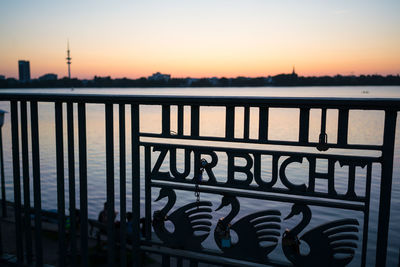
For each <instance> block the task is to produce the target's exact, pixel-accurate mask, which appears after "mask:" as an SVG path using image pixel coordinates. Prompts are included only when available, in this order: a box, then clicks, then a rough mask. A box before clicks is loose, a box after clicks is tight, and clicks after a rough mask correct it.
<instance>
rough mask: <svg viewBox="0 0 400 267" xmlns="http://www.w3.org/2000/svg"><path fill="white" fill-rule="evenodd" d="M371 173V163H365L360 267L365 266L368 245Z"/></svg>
mask: <svg viewBox="0 0 400 267" xmlns="http://www.w3.org/2000/svg"><path fill="white" fill-rule="evenodd" d="M371 174H372V163H369V164H368V165H367V181H366V182H367V184H366V188H365V199H366V201H365V211H364V225H363V243H362V251H361V267H365V265H366V259H367V245H368V224H369V205H370V197H371Z"/></svg>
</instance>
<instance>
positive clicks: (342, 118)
mask: <svg viewBox="0 0 400 267" xmlns="http://www.w3.org/2000/svg"><path fill="white" fill-rule="evenodd" d="M348 129H349V110H348V109H339V117H338V134H337V139H338V140H337V143H338V144H339V145H347V135H348Z"/></svg>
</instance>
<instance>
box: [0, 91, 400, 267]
mask: <svg viewBox="0 0 400 267" xmlns="http://www.w3.org/2000/svg"><path fill="white" fill-rule="evenodd" d="M1 92H42V93H43V92H49V93H62V94H65V93H67V94H68V93H73V94H80V93H83V94H92V93H93V94H132V95H190V96H192V95H196V96H278V97H343V98H352V97H355V98H400V86H362V87H361V86H360V87H356V86H352V87H261V88H260V87H257V88H254V87H243V88H132V89H130V88H129V89H118V88H107V89H75V90H70V89H14V90H0V93H1ZM0 109H3V110H6V111H10V106H9V103H8V102H0ZM75 109H76V107H75ZM140 111H141V117H140V121H141V122H140V129H141V131H143V132H155V133H159V132H161V108H160V107H158V106H141V107H140ZM237 111H238V114H237V116H236V121H235V123H237V125H239V124H240V121H242V120H243V110H240V109H239V110H237ZM188 112H189V110H186V109H185V114H186V113H188ZM200 112H201V115H200V134H201V135H206V136H223V135H224V128H223V125H222V126H221V121H222V122H224V121H225V118H224V115H225V112H224V109H223V108H218V107H209V108H201V110H200ZM241 114H242V115H241ZM310 114H311V117H310V140H311V141H317V139H318V134H319V127H320V111H319V110H312V111H311V113H310ZM65 115H66V114H65V112H64V117H66V116H65ZM126 115H127V127H126V128H127V162H128V165H127V207H128V210H130V209H131V181H130V177H131V168H130V164H129V162H130V160H131V157H130V156H131V155H130V152H129V151H130V140H129V136H130V132H129V131H130V123H129V121H130V116H129V115H130V109H129V106H127V111H126ZM75 116H76V112H75ZM257 116H258V114H257V112H256V110H251V113H250V120H251V121H257V120H258V117H257ZM269 116H270V117H269V121H270V132H269V139H278V138H279V139H285V140H296V139H297V136H296V133H297V128H296V127H298V123H297V121H298V112H297V111H294V110H289V109H271V110H270V115H269ZM75 118H76V117H75ZM186 118H187V116H185V122H186ZM383 118H384V114H383V112H379V111H378V112H371V111H361V110H360V111H358V110H357V111H351V112H350V116H349V143H359V144H377V145H379V144H382V140H383V139H382V130H383ZM39 121H40V123H39V129H40V158H41V179H42V180H41V186H42V206H43V208H44V209H49V210H50V209H56V208H57V194H56V188H57V187H56V161H55V128H54V104H50V103H40V104H39ZM327 121H328V124H327V134H328V137H329V139H328V141H329V140H336V138H337V137H336V131H337V129H336V128H335V127H336V126H335V125H336V124H337V111H336V112H335V111H332V110H328V113H327ZM65 122H66V120H65V121H64V127H66V124H65ZM114 122H115V192H116V209H117V211H118V209H119V194H118V192H119V169H118V166H119V157H118V154H119V145H118V136H119V132H118V107H117V106H115V109H114ZM75 123H76V121H75ZM171 125H172V127H171V129H172V130H176V109H172V110H171ZM185 125H186V126H189V124H188V123H185ZM251 125H256V123H254V124H251ZM399 125H400V122H399V118H398V120H397V128H396V144H395V159H394V176H393V189H392V190H393V191H392V206H391V218H390V229H389V244H388V266H394V265H397V264H398V259H399V248H400V225H399V224H398V223H397V222H398V221H400V210H399V208H398V207H399V204H400V164H399V159H400V151H399V147H400V143H399V140H400V126H399ZM10 128H11V127H10V114H9V113H8V114H6V116H5V124H4V126H3V129H2V130H3V144H4V155H5V163H4V165H5V178H6V190H7V200H13V187H12V158H11V136H10V134H11V130H10ZM65 129H66V128H65ZM76 129H77V125H76V124H75V130H76ZM104 129H105V122H104V105H98V104H88V105H87V145H88V188H89V190H88V191H89V192H88V205H89V217H91V218H93V219H96V218H97V214H98V213H99V212H100V210H101V209H102V205H103V203H104V201H105V199H106V190H105V187H106V171H105V130H104ZM187 130H188V128H185V132H186V131H187ZM236 130H237V131H236V132H235V136H240V134H241V129H240V128H238V129H236ZM257 131H258V129H256V128H254V127H253V126H251V129H250V137H252V135H253V136H254V135H256V133H257ZM64 137H65V139H64V141H65V148H66V135H65V136H64ZM75 137H76V140H77V132H76V133H75ZM143 140H148V139H145V138H143ZM76 144H77V141H76ZM218 145H221V144H218ZM232 146H235V147H240V146H241V145H240V144H232ZM246 147H252V148H257V145H247V146H246ZM274 149H277V147H276V146H275V147H274ZM279 149H282V150H283V149H286V150H288V151H304V152H309V151H310V150H311V148H293V147H289V148H286V147H280V148H279ZM300 149H301V150H300ZM330 151H331V150H330ZM314 152H315V151H314ZM141 153H142V155H143V150H142V151H141ZM344 153H350V152H348V151H344ZM357 153H359V152H357ZM365 153H366V152H365ZM371 153H372V154H371ZM368 155H378V154H373V152H369V154H368ZM75 158H76V159H77V158H78V154H77V151H76V156H75ZM141 158H142V159H143V157H141ZM153 158H154V159H155V158H156V157H154V156H153ZM182 161H183V157H182V155H180V154H179V155H178V161H177V162H178V166H181V165H179V164H180V163H182ZM65 162H67V153H66V150H65ZM265 162H266V164H265V166H271V164H270V163H269V164H268V162H270V159H265ZM153 164H154V160H153ZM166 164H168V161H167V162H166ZM376 165H377V164H375V165H374V166H373V172H372V175H373V176H372V192H371V206H370V209H371V214H370V220H369V225H370V226H369V236H368V253H367V266H371V265H374V264H375V244H376V231H377V216H378V207H379V203H378V202H379V201H378V200H379V190H374V189H376V188H379V184H380V168H379V165H378V166H376ZM76 166H77V169H78V164H77V165H76ZM141 166H144V164H143V161H142V162H141ZM263 166H264V165H263ZM293 166H294V167H293V168H291V169H290V170H289V169H288V170H287V174H288V176H290V177H296V178H295V179H297V180H296V181H297V182H299V183H302V182H304V181H305V180H306V178H307V172H308V169H307V166H304V165H303V164H293ZM167 167H168V165H166V166H163V167H162V168H164V169H165V170H167V169H168V168H167ZM178 169H179V170H182V169H183V166H182V168H178ZM324 169H325V171H324ZM213 170H214V173H215V174H216V176H217V179H220V180H221V181H223V180H224V179H226V156H225V158H224V155H219V165H218V166H217V167H216V168H215V169H213ZM318 171H320V172H326V166H325V165H324V164H323V163H322V164H321V165H320V166H318ZM31 173H32V172H31ZM143 174H144V171H143V168H142V170H141V177H143V176H144V175H143ZM65 175H66V184H65V187H66V198H68V180H67V179H68V173H67V172H66V173H65ZM262 175H263V176H265V177H269V176H270V175H271V169H270V168H267V167H266V168H264V169H263V170H262ZM76 177H77V180H78V177H79V176H78V173H77V174H76ZM335 177H337V178H336V179H337V180H338V181H339V182H338V184H337V185H335V189H336V190H337V191H338V192H341V190H342V191H343V190H345V189H346V187H347V184H346V182H347V181H346V179H347V178H345V177H347V170H346V169H339V170H338V171H337V172H335ZM362 177H365V170H359V171H358V172H357V178H360V179H361V178H362ZM341 178H343V179H341ZM336 179H335V182H336ZM340 181H342V182H340ZM142 185H143V183H142ZM31 186H32V182H31ZM317 186H318V185H317ZM76 188H77V196H79V193H78V192H79V184H77V186H76ZM362 189H363V187H362V186H360V189H359V190H362ZM152 194H153V196H152V203H153V209H154V210H156V209H159V208H161V207H163V206H164V205H165V201H160V202H154V200H155V198H156V197H157V196H158V189H157V188H154V189H153V191H152ZM177 195H178V201H177V204H176V206H177V207H179V205H180V204H182V205H183V204H185V203H188V202H192V201H194V200H195V198H194V196H193V193H191V192H180V191H178V192H177ZM201 198H202V199H208V200H210V201H212V202H213V206H214V209H215V207H216V206H218V205H219V203H220V196H219V195H212V194H202V195H201ZM141 201H142V204H144V194H142V195H141ZM32 203H33V196H32ZM77 203H78V204H77V205H79V199H77ZM240 203H241V211H240V213H239V215H238V217H237V218H240V217H241V216H243V215H246V214H248V213H251V212H254V211H259V208H258V207H259V206H260V204H259V202H257V205H255V201H254V200H249V199H240ZM66 204H67V205H68V201H67V202H66ZM262 205H263V209H269V208H271V209H272V208H274V209H279V210H280V211H281V212H282V216H284V217H286V216H287V215H288V213H289V211H290V208H291V205H290V204H287V203H278V202H271V201H269V202H268V201H265V203H263V204H262ZM67 207H68V206H67ZM311 209H312V212H313V217H312V221H311V223H310V225H309V227H308V228H307V229H311V228H313V227H315V226H317V225H320V224H322V223H326V222H329V221H332V220H335V219H338V217H339V218H357V219H358V220H359V222H360V227H362V222H363V221H362V218H363V214H362V213H361V212H354V211H346V210H338V209H331V208H321V207H314V206H311ZM228 211H229V210H228V209H227V208H225V209H222V210H220V211H218V212H215V213H213V220H217V219H218V218H220V217H222V216H225V215H226V214H227V212H228ZM141 214H142V215H144V209H142V210H141ZM298 222H299V218H297V219H295V218H294V219H293V220H288V221H284V222H283V223H284V225H283V226H282V231H283V230H284V229H285V228H292V227H293V226H295V225H296V224H297V223H298ZM360 229H362V228H360ZM359 237H360V240H361V239H362V231H360V235H359ZM203 245H204V246H206V247H209V248H216V245H215V244H214V241H213V239H212V235H210V237H209V238H208V239H207V240H206V241H205V242H204V243H203ZM358 245H359V248H360V246H361V242H359V243H358ZM360 251H361V250H360V249H358V251H357V254H356V256H355V258H354V260H353V261H352V262H351V264H350V265H349V266H358V265H359V264H360V257H361V252H360ZM270 257H271V258H278V259H281V260H282V259H283V258H284V256H283V253H282V251H281V249H280V246H278V247H277V249H275V250H274V251H273V252H272V253H271V254H270Z"/></svg>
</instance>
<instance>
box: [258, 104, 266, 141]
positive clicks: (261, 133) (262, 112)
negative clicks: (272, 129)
mask: <svg viewBox="0 0 400 267" xmlns="http://www.w3.org/2000/svg"><path fill="white" fill-rule="evenodd" d="M258 119H259V123H258V124H259V125H258V140H260V141H266V140H268V108H267V107H260V108H259V118H258Z"/></svg>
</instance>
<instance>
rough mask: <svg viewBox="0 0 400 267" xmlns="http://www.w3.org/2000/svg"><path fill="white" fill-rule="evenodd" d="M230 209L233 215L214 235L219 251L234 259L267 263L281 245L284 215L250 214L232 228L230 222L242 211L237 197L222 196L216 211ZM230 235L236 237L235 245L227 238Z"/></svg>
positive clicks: (224, 220)
mask: <svg viewBox="0 0 400 267" xmlns="http://www.w3.org/2000/svg"><path fill="white" fill-rule="evenodd" d="M228 205H231V211H230V212H229V214H228V215H227V216H226V217H225V218H222V219H220V221H219V222H218V225H217V227H216V229H215V232H214V239H215V242H216V243H217V245H218V247H219V248H220V249H221V250H222V251H223V253H224V255H226V256H229V257H232V258H241V259H247V260H252V261H257V262H265V261H266V260H267V255H268V254H269V253H270V252H271V251H272V250H274V248H275V247H276V246H277V244H278V240H279V236H280V232H279V230H280V229H281V227H280V222H281V219H280V215H281V213H280V212H279V211H278V210H265V211H260V212H256V213H253V214H249V215H247V216H245V217H243V218H241V219H239V220H238V221H236V222H235V223H234V224H232V225H231V221H232V220H233V218H235V216H236V215H237V214H238V213H239V209H240V204H239V201H238V200H237V199H236V197H234V196H230V195H225V196H223V198H222V202H221V205H220V206H219V207H218V208H217V209H216V210H219V209H221V208H223V207H225V206H228ZM223 229H225V231H223ZM221 230H222V231H221ZM230 231H234V232H235V233H236V234H237V237H238V240H237V242H236V243H231V241H230V240H228V241H227V240H226V235H228V236H229V235H230Z"/></svg>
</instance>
